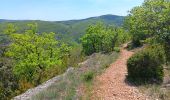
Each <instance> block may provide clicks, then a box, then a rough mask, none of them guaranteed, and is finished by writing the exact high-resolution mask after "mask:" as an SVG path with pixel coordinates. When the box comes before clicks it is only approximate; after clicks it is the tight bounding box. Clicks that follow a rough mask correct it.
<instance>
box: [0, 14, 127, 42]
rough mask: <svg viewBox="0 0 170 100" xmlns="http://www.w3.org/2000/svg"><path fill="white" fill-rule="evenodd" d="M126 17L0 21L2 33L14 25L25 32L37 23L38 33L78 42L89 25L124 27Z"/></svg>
mask: <svg viewBox="0 0 170 100" xmlns="http://www.w3.org/2000/svg"><path fill="white" fill-rule="evenodd" d="M123 20H124V16H116V15H103V16H99V17H91V18H87V19H82V20H69V21H40V20H23V21H22V20H0V32H2V31H3V29H4V28H5V27H6V26H7V24H9V23H12V24H14V25H15V26H17V27H18V30H20V31H24V30H25V29H26V28H27V24H30V23H37V25H38V32H39V33H42V32H54V33H59V34H60V36H61V37H65V38H72V39H73V40H76V41H77V40H78V39H79V38H80V37H81V36H82V35H83V34H84V33H85V30H86V29H87V27H88V26H89V25H92V24H96V23H98V22H102V23H104V24H105V25H116V26H121V25H123Z"/></svg>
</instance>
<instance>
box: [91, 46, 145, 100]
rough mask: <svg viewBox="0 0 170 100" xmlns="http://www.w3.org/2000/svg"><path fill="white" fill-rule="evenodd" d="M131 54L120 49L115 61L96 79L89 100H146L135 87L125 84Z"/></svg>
mask: <svg viewBox="0 0 170 100" xmlns="http://www.w3.org/2000/svg"><path fill="white" fill-rule="evenodd" d="M132 54H133V52H131V51H127V50H125V49H122V50H121V53H120V57H119V58H118V59H117V61H116V62H115V63H113V64H112V65H111V66H110V67H109V68H108V69H106V71H105V72H104V73H103V74H102V75H100V76H97V77H96V81H95V83H94V90H93V91H92V97H91V100H148V99H147V98H146V96H144V95H143V94H141V93H139V91H138V89H137V88H136V87H135V86H132V85H129V84H128V83H127V82H125V79H126V75H127V67H126V62H127V59H128V58H129V57H131V56H132Z"/></svg>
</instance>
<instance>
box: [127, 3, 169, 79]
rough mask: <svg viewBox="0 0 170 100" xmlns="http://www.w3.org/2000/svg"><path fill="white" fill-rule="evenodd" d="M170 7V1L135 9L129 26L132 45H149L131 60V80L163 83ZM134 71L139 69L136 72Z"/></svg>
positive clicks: (129, 20) (129, 66) (130, 17)
mask: <svg viewBox="0 0 170 100" xmlns="http://www.w3.org/2000/svg"><path fill="white" fill-rule="evenodd" d="M169 5H170V2H169V1H167V0H146V1H145V2H144V3H143V5H142V6H139V7H135V8H134V9H132V10H131V12H130V14H129V16H128V17H127V20H126V25H127V28H128V29H129V31H130V33H131V34H132V45H134V46H139V45H142V44H144V43H145V44H148V45H149V46H148V47H146V48H147V49H144V50H143V51H142V52H140V53H137V54H136V55H134V56H133V57H132V58H130V59H129V61H128V68H129V73H128V74H129V76H131V77H136V78H137V77H138V76H140V77H144V76H145V77H146V78H149V79H151V78H157V79H159V80H163V67H161V66H162V65H163V64H165V61H163V60H162V58H165V59H166V62H168V61H169V54H170V49H169V48H170V27H169V24H168V22H169V21H170V19H169V15H168V14H169V12H170V6H169ZM160 45H162V46H160ZM148 49H149V50H148ZM135 68H138V69H136V71H134V69H135ZM132 70H133V71H132Z"/></svg>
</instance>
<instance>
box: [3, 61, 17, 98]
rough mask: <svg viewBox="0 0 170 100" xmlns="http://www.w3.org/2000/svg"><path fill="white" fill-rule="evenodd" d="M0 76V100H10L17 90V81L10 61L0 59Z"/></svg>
mask: <svg viewBox="0 0 170 100" xmlns="http://www.w3.org/2000/svg"><path fill="white" fill-rule="evenodd" d="M0 76H1V77H0V100H6V99H10V98H11V97H12V96H14V95H16V93H15V90H16V89H18V79H17V78H16V77H15V75H14V74H13V72H12V62H11V60H10V59H7V58H0Z"/></svg>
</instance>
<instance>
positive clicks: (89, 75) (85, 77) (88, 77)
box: [83, 71, 94, 82]
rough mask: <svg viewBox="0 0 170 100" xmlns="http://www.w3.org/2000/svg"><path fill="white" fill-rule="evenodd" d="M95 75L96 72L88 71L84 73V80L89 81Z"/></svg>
mask: <svg viewBox="0 0 170 100" xmlns="http://www.w3.org/2000/svg"><path fill="white" fill-rule="evenodd" d="M93 77H94V72H93V71H88V72H86V73H85V74H84V75H83V80H84V81H86V82H89V81H91V80H92V79H93Z"/></svg>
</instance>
